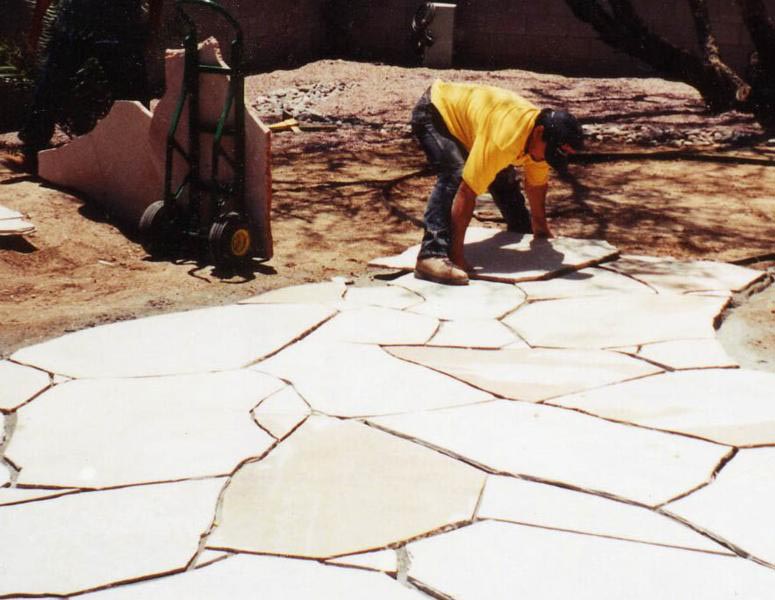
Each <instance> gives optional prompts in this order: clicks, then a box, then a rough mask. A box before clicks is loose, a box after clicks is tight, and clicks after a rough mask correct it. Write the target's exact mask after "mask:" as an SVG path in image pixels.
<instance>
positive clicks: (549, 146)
mask: <svg viewBox="0 0 775 600" xmlns="http://www.w3.org/2000/svg"><path fill="white" fill-rule="evenodd" d="M537 124H538V125H543V126H544V134H543V139H544V142H546V162H548V163H549V164H550V165H551V166H552V167H554V168H555V169H557V170H558V171H563V170H565V169H567V168H568V154H567V152H564V151H563V149H562V146H565V145H568V146H570V147H571V148H573V149H574V150H576V151H579V150H581V149H583V148H584V130H583V129H582V127H581V123H579V122H578V119H576V117H574V116H573V115H572V114H570V113H569V112H567V111H565V110H553V109H551V108H547V109H544V110H543V111H542V112H541V115H540V116H539V118H538V121H537Z"/></svg>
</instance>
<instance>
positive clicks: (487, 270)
mask: <svg viewBox="0 0 775 600" xmlns="http://www.w3.org/2000/svg"><path fill="white" fill-rule="evenodd" d="M419 249H420V245H419V244H417V245H416V246H412V247H410V248H408V249H407V250H405V251H404V252H403V253H401V254H399V255H396V256H386V257H382V258H376V259H374V260H372V261H371V262H370V263H369V265H372V266H375V267H385V268H388V269H400V270H403V271H412V270H414V264H415V262H416V260H417V252H418V251H419ZM465 253H466V258H467V259H468V261H469V262H470V263H471V264H472V265H473V266H474V267H476V271H475V273H474V275H473V276H474V277H475V278H477V279H489V280H492V281H505V282H510V281H511V282H516V281H532V280H535V279H546V278H548V277H551V276H552V275H555V274H557V273H563V272H565V271H571V270H575V269H583V268H585V267H590V266H592V265H596V264H598V263H600V262H603V261H605V260H609V259H611V258H614V257H615V256H617V255H618V250H617V249H616V248H614V247H613V246H611V245H610V244H609V243H608V242H604V241H602V240H579V239H574V238H562V237H560V238H552V239H549V240H547V239H537V238H533V236H532V235H530V234H521V233H512V232H509V231H500V230H498V229H491V228H485V227H469V228H468V230H467V231H466V239H465Z"/></svg>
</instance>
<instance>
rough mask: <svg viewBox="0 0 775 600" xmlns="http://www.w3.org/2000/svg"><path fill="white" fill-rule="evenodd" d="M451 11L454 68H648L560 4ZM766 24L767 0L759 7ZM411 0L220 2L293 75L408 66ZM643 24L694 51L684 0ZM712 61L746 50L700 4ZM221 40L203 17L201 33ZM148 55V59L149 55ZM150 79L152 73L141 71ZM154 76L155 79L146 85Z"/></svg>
mask: <svg viewBox="0 0 775 600" xmlns="http://www.w3.org/2000/svg"><path fill="white" fill-rule="evenodd" d="M447 1H449V2H452V3H456V4H457V13H456V17H455V23H456V26H455V33H454V66H457V67H471V68H480V69H496V68H506V67H517V68H525V69H533V70H539V71H549V72H560V73H566V74H575V75H648V74H651V72H650V70H649V68H648V67H646V66H644V65H643V64H642V63H640V62H638V61H636V60H634V59H631V58H629V57H627V56H625V55H623V54H621V53H617V52H616V51H614V50H612V49H611V48H609V47H608V46H606V45H605V44H603V43H602V42H600V41H599V40H598V39H597V36H596V33H595V32H594V30H593V29H592V28H591V27H590V26H588V25H586V24H585V23H582V22H580V21H579V20H577V19H576V18H575V17H574V16H573V14H572V12H571V11H570V9H569V8H568V6H567V5H566V3H565V1H564V0H447ZM765 2H766V4H767V6H768V8H769V10H770V15H771V16H772V17H773V18H775V0H765ZM421 3H422V2H421V0H383V1H382V2H374V1H373V0H296V1H295V2H283V1H281V0H263V1H262V0H222V4H223V5H224V6H225V7H226V8H227V9H228V10H229V11H230V12H231V13H232V14H233V15H234V16H235V17H236V18H237V19H238V20H239V22H240V23H241V25H242V27H243V30H244V32H245V37H246V47H245V50H246V57H245V58H246V61H247V66H248V68H249V69H250V70H252V71H266V70H271V69H277V68H287V67H293V66H297V65H300V64H303V63H305V62H309V61H312V60H317V59H320V58H326V57H334V56H336V57H342V58H348V59H354V60H368V61H373V62H385V63H390V64H402V65H413V64H418V59H417V56H416V55H415V53H414V51H413V48H412V45H411V43H410V26H411V22H412V17H413V15H414V13H415V11H416V10H417V8H418V7H419V6H420V4H421ZM633 3H634V5H635V6H636V8H637V10H638V11H639V13H640V14H641V15H642V17H643V18H644V20H645V21H646V22H647V23H649V24H651V25H652V26H653V28H654V30H655V31H656V32H657V33H659V34H661V35H663V36H664V37H666V38H667V39H669V40H671V41H672V42H674V43H677V44H680V45H683V46H684V47H686V48H687V49H691V50H696V47H697V42H696V40H695V33H694V28H693V24H692V21H691V16H690V14H689V10H688V8H687V3H686V1H685V0H633ZM708 3H709V8H710V12H711V17H712V21H713V25H714V31H715V33H716V36H717V39H718V41H719V43H720V45H721V50H722V56H723V57H724V59H725V60H726V61H727V62H729V63H730V64H731V65H732V66H733V67H735V68H737V69H739V70H743V69H744V66H745V64H746V63H747V58H748V55H749V53H750V51H751V49H752V46H751V43H750V40H749V38H748V34H747V31H746V29H745V26H744V25H743V23H742V20H741V18H740V13H739V11H738V9H737V6H736V4H735V0H708ZM164 5H165V25H166V26H165V29H164V32H163V34H162V35H163V38H164V42H165V43H166V44H168V45H175V44H176V43H178V41H179V40H180V35H179V32H177V31H176V26H175V13H174V7H173V5H174V3H173V2H172V1H171V0H165V2H164ZM0 8H3V9H4V11H3V12H4V14H6V15H10V18H8V19H4V20H0V35H2V36H3V37H5V38H6V39H7V38H8V37H11V38H17V41H18V39H19V38H20V37H21V36H20V35H19V34H20V32H24V31H25V30H26V26H27V23H28V19H29V14H28V12H29V3H26V2H25V0H0ZM208 33H214V34H216V35H217V37H219V38H221V40H222V41H223V40H225V39H226V35H224V28H223V27H221V26H219V25H218V24H216V23H213V19H209V20H208V19H205V26H203V27H202V34H203V35H206V34H208ZM157 54H158V53H157ZM151 72H152V74H155V73H157V72H158V68H154V67H153V65H151ZM154 78H156V77H154Z"/></svg>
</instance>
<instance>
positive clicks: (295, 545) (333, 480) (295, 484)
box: [207, 417, 485, 558]
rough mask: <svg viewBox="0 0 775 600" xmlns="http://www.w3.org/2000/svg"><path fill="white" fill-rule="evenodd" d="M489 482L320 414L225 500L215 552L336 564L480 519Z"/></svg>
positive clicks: (245, 475) (234, 485) (211, 541)
mask: <svg viewBox="0 0 775 600" xmlns="http://www.w3.org/2000/svg"><path fill="white" fill-rule="evenodd" d="M484 479H485V475H484V473H482V472H481V471H478V470H477V469H474V468H473V467H469V466H468V465H465V464H463V463H461V462H458V461H455V460H453V459H451V458H448V457H446V456H443V455H442V454H439V453H437V452H433V451H432V450H428V449H427V448H423V447H421V446H418V445H417V444H413V443H411V442H408V441H406V440H401V439H399V438H397V437H395V436H392V435H390V434H387V433H384V432H381V431H378V430H376V429H374V428H371V427H368V426H366V425H363V424H361V423H356V422H353V421H337V420H333V419H328V418H322V417H311V418H310V419H308V420H307V421H306V422H305V423H304V424H303V425H302V426H301V427H300V428H299V429H297V430H296V431H295V432H294V433H293V434H292V435H291V436H289V437H288V438H287V439H286V440H285V441H284V442H283V443H282V444H281V445H280V446H278V447H277V448H276V449H275V450H274V451H273V452H271V453H270V454H269V455H267V456H266V457H265V458H264V459H262V460H261V461H258V462H253V463H248V464H246V465H244V466H243V467H242V468H241V469H240V470H239V471H238V472H237V473H235V474H234V476H233V477H232V479H231V482H230V484H229V487H228V488H227V490H226V492H225V494H224V497H223V510H222V514H221V516H220V518H219V520H218V526H217V527H216V528H215V530H214V531H213V533H212V534H211V536H210V537H209V538H208V540H207V546H208V547H209V548H214V549H231V550H243V551H249V552H260V553H269V554H281V555H286V556H306V557H315V558H328V557H333V556H337V555H342V554H351V553H355V552H363V551H366V550H373V549H379V548H383V547H385V546H387V545H388V544H392V543H396V542H399V541H402V540H406V539H409V538H413V537H415V536H417V535H420V534H423V533H426V532H430V531H434V530H436V529H438V528H440V527H443V526H445V525H448V524H451V523H456V522H459V521H465V520H467V519H470V518H472V516H473V512H474V509H475V507H476V503H477V500H478V498H479V494H480V493H481V489H482V486H483V485H484Z"/></svg>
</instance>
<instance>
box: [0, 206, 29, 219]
mask: <svg viewBox="0 0 775 600" xmlns="http://www.w3.org/2000/svg"><path fill="white" fill-rule="evenodd" d="M23 217H24V215H23V214H22V213H20V212H19V211H18V210H13V209H12V208H8V207H7V206H3V205H2V204H0V221H6V220H8V219H21V218H23Z"/></svg>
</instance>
